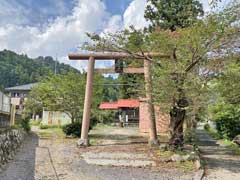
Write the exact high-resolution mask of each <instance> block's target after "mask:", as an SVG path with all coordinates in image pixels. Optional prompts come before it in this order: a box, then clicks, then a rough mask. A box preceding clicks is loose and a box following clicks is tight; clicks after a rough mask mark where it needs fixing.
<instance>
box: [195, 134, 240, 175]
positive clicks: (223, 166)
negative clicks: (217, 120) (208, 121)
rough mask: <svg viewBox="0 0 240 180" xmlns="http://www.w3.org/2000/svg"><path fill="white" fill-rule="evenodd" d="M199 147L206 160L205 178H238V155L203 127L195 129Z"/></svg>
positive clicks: (239, 164) (239, 165)
mask: <svg viewBox="0 0 240 180" xmlns="http://www.w3.org/2000/svg"><path fill="white" fill-rule="evenodd" d="M197 136H198V138H199V147H200V150H201V152H202V155H203V158H204V159H205V160H206V161H207V170H206V176H205V177H204V179H205V180H215V179H216V180H240V156H237V155H234V154H233V152H232V151H231V150H229V149H228V148H226V147H224V146H222V145H220V144H218V143H217V141H215V140H214V139H213V138H211V137H210V136H209V135H208V134H207V133H206V132H205V131H204V130H203V129H198V130H197Z"/></svg>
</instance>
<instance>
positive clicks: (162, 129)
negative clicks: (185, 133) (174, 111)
mask: <svg viewBox="0 0 240 180" xmlns="http://www.w3.org/2000/svg"><path fill="white" fill-rule="evenodd" d="M139 115H140V119H139V130H140V132H141V133H148V132H149V119H148V117H149V112H148V109H147V103H146V102H140V109H139ZM155 117H156V126H157V132H158V133H159V134H160V133H168V130H169V124H170V117H169V115H168V114H166V113H163V112H161V110H160V108H159V107H158V106H155Z"/></svg>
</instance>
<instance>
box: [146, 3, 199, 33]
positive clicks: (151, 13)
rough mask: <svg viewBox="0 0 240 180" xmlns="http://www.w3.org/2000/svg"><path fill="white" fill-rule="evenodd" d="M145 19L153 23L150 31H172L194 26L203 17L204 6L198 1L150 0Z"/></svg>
mask: <svg viewBox="0 0 240 180" xmlns="http://www.w3.org/2000/svg"><path fill="white" fill-rule="evenodd" d="M148 2H149V4H148V6H147V8H146V11H145V18H146V19H147V20H149V21H150V22H151V25H150V29H153V30H155V28H157V27H159V28H163V29H170V30H171V31H175V30H176V29H177V28H179V27H180V28H186V27H189V26H192V25H193V24H194V23H195V22H196V21H197V20H198V18H199V16H203V14H204V11H203V6H202V4H201V3H200V2H199V1H198V0H171V1H169V0H148Z"/></svg>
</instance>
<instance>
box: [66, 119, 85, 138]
mask: <svg viewBox="0 0 240 180" xmlns="http://www.w3.org/2000/svg"><path fill="white" fill-rule="evenodd" d="M81 126H82V124H81V123H80V122H74V123H72V124H68V125H65V126H63V127H62V130H63V132H64V133H65V134H66V135H67V136H73V137H80V136H81Z"/></svg>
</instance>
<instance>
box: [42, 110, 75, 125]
mask: <svg viewBox="0 0 240 180" xmlns="http://www.w3.org/2000/svg"><path fill="white" fill-rule="evenodd" d="M70 123H71V119H70V117H69V116H68V115H67V114H66V113H63V112H57V111H43V116H42V124H43V125H58V126H62V125H66V124H70Z"/></svg>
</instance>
